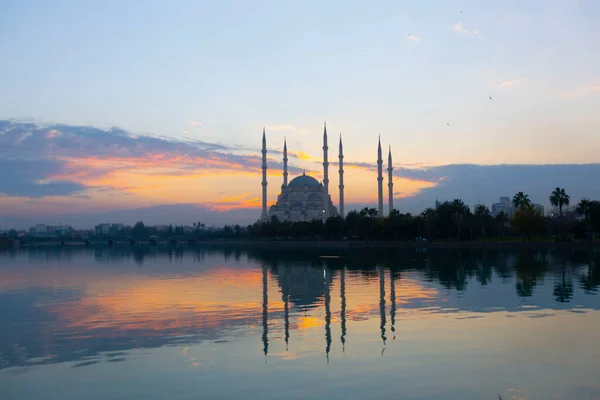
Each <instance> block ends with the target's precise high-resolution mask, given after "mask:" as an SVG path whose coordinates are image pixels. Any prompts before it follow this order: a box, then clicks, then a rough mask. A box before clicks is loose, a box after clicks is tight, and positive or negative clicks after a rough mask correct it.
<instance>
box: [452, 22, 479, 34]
mask: <svg viewBox="0 0 600 400" xmlns="http://www.w3.org/2000/svg"><path fill="white" fill-rule="evenodd" d="M452 30H453V31H456V32H460V33H462V34H465V35H471V36H477V35H479V30H477V29H472V30H469V29H466V28H465V27H464V26H463V24H462V22H457V23H456V24H454V25H452Z"/></svg>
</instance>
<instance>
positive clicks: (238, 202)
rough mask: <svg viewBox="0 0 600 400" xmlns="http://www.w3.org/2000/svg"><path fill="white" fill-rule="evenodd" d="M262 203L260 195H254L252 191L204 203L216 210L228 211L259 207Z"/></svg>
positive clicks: (205, 205)
mask: <svg viewBox="0 0 600 400" xmlns="http://www.w3.org/2000/svg"><path fill="white" fill-rule="evenodd" d="M261 204H262V203H261V199H260V198H259V197H255V196H252V194H251V193H243V194H241V195H237V196H224V197H221V198H220V199H218V200H216V201H212V202H205V203H203V204H202V205H203V206H204V207H207V208H209V209H211V210H215V211H227V210H236V209H241V208H251V209H258V208H259V207H260V206H261Z"/></svg>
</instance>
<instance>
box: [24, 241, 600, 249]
mask: <svg viewBox="0 0 600 400" xmlns="http://www.w3.org/2000/svg"><path fill="white" fill-rule="evenodd" d="M108 246H113V247H114V246H119V247H122V246H128V247H136V246H150V247H165V246H166V247H189V248H193V247H207V246H210V247H215V246H217V247H238V248H241V247H252V248H271V249H314V248H320V249H378V248H381V249H384V248H386V249H387V248H398V249H517V250H518V249H549V250H552V249H573V250H589V249H600V241H594V242H579V241H574V242H551V241H540V242H531V243H529V242H522V241H474V242H471V241H463V242H458V241H450V242H393V241H392V242H389V241H381V242H380V241H335V240H318V241H317V240H314V241H311V240H289V241H288V240H200V241H192V242H190V241H187V240H186V241H177V242H173V241H167V240H164V241H158V242H153V243H152V242H150V241H136V242H135V243H132V242H129V241H118V240H116V241H112V242H111V241H109V240H103V241H90V242H89V243H86V242H85V241H68V242H64V243H63V242H61V241H52V242H49V241H48V242H46V241H43V242H31V243H22V244H21V246H20V248H39V247H108Z"/></svg>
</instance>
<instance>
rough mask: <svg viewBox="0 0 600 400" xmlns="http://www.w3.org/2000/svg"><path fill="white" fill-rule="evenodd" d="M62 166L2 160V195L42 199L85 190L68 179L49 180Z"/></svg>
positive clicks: (50, 161)
mask: <svg viewBox="0 0 600 400" xmlns="http://www.w3.org/2000/svg"><path fill="white" fill-rule="evenodd" d="M60 169H61V164H60V163H59V162H56V161H53V160H22V161H18V160H11V159H6V158H0V171H2V175H3V176H4V178H3V179H1V180H0V193H2V194H4V195H7V196H18V197H27V198H40V197H45V196H69V195H73V194H77V193H80V192H81V191H83V190H85V188H86V187H85V186H84V185H81V184H79V183H76V182H73V181H70V180H68V179H56V180H48V179H47V177H48V176H49V175H51V174H52V173H53V172H54V173H56V172H58V171H60Z"/></svg>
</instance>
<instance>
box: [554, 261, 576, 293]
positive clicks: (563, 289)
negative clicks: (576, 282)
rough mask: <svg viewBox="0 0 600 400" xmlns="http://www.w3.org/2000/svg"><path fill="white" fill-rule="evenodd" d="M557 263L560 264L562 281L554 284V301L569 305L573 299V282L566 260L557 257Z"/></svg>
mask: <svg viewBox="0 0 600 400" xmlns="http://www.w3.org/2000/svg"><path fill="white" fill-rule="evenodd" d="M554 260H555V263H558V264H560V273H561V275H560V280H558V281H556V282H555V283H554V292H553V293H554V299H555V300H556V301H558V302H559V303H568V302H569V300H571V298H572V297H573V280H572V279H571V274H570V273H569V274H567V265H566V260H564V259H563V258H562V257H555V258H554Z"/></svg>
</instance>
